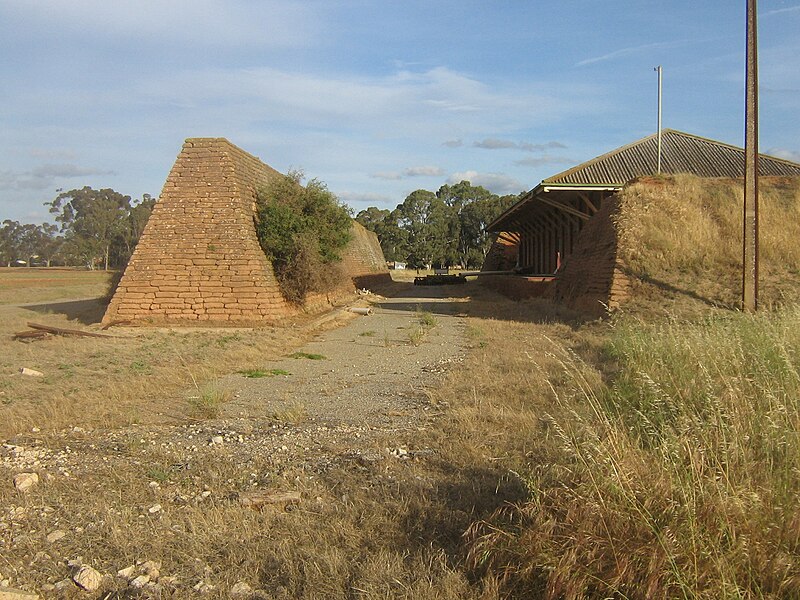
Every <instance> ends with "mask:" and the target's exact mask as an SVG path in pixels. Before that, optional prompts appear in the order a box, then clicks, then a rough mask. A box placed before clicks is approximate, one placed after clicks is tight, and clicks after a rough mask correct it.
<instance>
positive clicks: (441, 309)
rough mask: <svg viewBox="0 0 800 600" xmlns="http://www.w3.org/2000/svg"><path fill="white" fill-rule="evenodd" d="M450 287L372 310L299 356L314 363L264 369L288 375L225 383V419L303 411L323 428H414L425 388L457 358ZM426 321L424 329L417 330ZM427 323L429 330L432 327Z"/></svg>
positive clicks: (459, 327) (285, 362) (458, 337)
mask: <svg viewBox="0 0 800 600" xmlns="http://www.w3.org/2000/svg"><path fill="white" fill-rule="evenodd" d="M451 290H452V288H450V287H449V286H448V287H438V288H414V287H411V286H408V291H407V292H406V293H405V294H402V295H400V296H398V297H395V298H385V299H381V300H380V301H379V302H376V303H373V311H374V312H373V314H372V315H370V316H358V317H356V318H354V319H353V320H351V321H350V322H349V323H347V324H346V325H344V326H343V327H340V328H337V329H334V330H330V331H327V332H325V333H323V334H321V335H319V336H317V337H316V339H314V341H312V342H311V343H309V344H307V345H306V346H304V347H303V348H300V349H299V352H303V353H306V354H309V355H319V356H323V357H324V358H323V359H320V360H311V359H308V358H285V359H282V360H280V361H270V362H269V363H267V364H266V365H265V368H267V369H277V370H281V371H286V372H288V373H290V375H286V376H276V377H269V378H260V379H246V378H244V377H242V376H240V375H232V376H230V377H228V378H227V380H226V381H225V384H226V385H230V386H232V387H234V388H235V389H236V399H235V400H234V401H233V402H231V403H230V404H229V405H228V406H227V407H226V414H228V415H231V416H233V415H236V416H238V417H247V418H255V419H258V418H259V417H263V416H265V415H272V414H276V413H280V412H282V411H285V410H287V409H290V408H295V409H302V410H303V411H304V412H305V413H306V414H307V416H308V417H309V418H310V420H312V421H314V422H316V423H318V424H323V425H326V426H329V427H336V426H339V425H359V426H369V427H376V426H378V425H381V426H391V425H395V426H397V425H400V424H401V423H402V422H407V421H413V422H415V421H417V420H419V419H420V418H421V417H422V416H423V414H422V413H421V412H420V411H421V410H422V411H424V410H425V409H427V408H428V407H427V401H426V396H425V387H426V385H430V384H432V383H435V382H436V380H437V378H438V375H437V374H440V373H441V372H443V370H444V369H446V368H448V367H449V366H451V365H452V364H453V363H455V362H458V361H459V360H460V358H461V356H462V350H463V348H462V343H463V322H462V320H461V319H460V318H459V317H458V316H457V315H458V313H459V304H460V303H459V301H458V300H456V299H452V298H448V297H447V293H448V291H451ZM421 316H423V317H427V320H428V321H429V325H427V326H426V325H423V324H421V323H420V318H421ZM431 322H432V323H433V324H432V325H431V324H430V323H431Z"/></svg>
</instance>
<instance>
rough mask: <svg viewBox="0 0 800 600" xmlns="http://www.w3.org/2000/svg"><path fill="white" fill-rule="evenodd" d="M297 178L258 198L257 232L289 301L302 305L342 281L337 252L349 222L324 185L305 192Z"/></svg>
mask: <svg viewBox="0 0 800 600" xmlns="http://www.w3.org/2000/svg"><path fill="white" fill-rule="evenodd" d="M301 178H302V174H301V173H297V172H293V173H290V174H289V175H286V176H284V177H282V178H279V179H275V180H274V181H273V182H272V183H271V184H270V185H269V186H267V187H264V188H262V189H261V190H259V192H258V203H257V222H256V231H257V233H258V239H259V242H260V243H261V247H262V248H263V249H264V253H265V254H266V255H267V257H268V258H269V259H270V260H271V261H272V265H273V268H274V269H275V276H276V277H277V278H278V283H279V284H280V286H281V291H282V293H283V295H284V296H285V297H286V299H287V300H289V301H290V302H293V303H296V304H303V303H304V302H305V299H306V296H307V295H308V293H309V292H326V291H329V290H331V289H332V288H333V287H335V285H336V283H337V281H338V280H339V279H340V273H339V269H338V268H337V263H338V262H339V261H341V255H340V251H341V250H342V248H344V247H345V246H346V245H347V242H349V241H350V228H351V226H352V220H351V218H350V212H349V209H348V208H347V207H346V206H344V205H342V204H341V203H340V202H339V200H338V199H337V198H336V196H334V195H333V194H332V193H331V192H330V191H329V190H328V188H327V187H326V186H325V184H324V183H322V182H320V181H317V180H316V179H312V180H311V181H309V182H308V185H306V186H305V187H304V186H302V185H301V184H300V180H301Z"/></svg>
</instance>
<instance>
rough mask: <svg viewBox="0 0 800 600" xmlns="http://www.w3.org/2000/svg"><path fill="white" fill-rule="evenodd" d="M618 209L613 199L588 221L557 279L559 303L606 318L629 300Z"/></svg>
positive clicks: (556, 298)
mask: <svg viewBox="0 0 800 600" xmlns="http://www.w3.org/2000/svg"><path fill="white" fill-rule="evenodd" d="M618 209H619V203H618V200H617V198H616V196H612V197H611V198H608V199H606V200H605V201H604V203H603V207H602V208H601V209H600V210H599V211H598V212H597V213H596V214H595V215H594V216H593V217H592V218H591V219H589V221H587V223H586V225H585V226H584V227H583V229H582V230H581V232H580V234H579V235H578V238H577V240H576V242H575V246H574V249H573V251H572V254H570V255H569V256H568V257H567V258H566V260H565V261H564V264H563V265H562V267H561V270H560V272H559V274H558V277H557V278H556V284H555V290H554V299H555V301H556V302H559V303H563V304H565V305H567V306H569V307H570V308H574V309H576V310H580V311H581V312H585V313H588V314H591V315H594V316H603V315H605V314H607V312H608V310H609V309H610V310H613V309H615V308H618V307H619V305H620V303H621V302H623V301H624V300H625V299H626V298H627V296H628V294H629V287H630V282H629V281H628V278H627V277H626V276H625V275H624V274H623V272H622V269H621V264H620V262H619V258H618V253H617V231H616V227H615V225H614V215H615V214H616V213H617V211H618Z"/></svg>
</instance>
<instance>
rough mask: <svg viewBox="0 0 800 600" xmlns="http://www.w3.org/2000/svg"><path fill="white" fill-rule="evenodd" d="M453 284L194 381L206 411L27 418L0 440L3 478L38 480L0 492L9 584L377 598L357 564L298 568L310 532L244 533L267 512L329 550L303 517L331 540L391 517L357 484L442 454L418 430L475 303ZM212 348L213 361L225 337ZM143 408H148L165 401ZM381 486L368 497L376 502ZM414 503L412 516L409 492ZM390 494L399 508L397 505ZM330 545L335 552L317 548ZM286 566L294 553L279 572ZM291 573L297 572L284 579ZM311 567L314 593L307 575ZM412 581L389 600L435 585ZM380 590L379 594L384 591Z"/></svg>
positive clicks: (69, 592) (459, 357) (4, 575)
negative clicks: (275, 499) (71, 423)
mask: <svg viewBox="0 0 800 600" xmlns="http://www.w3.org/2000/svg"><path fill="white" fill-rule="evenodd" d="M454 290H457V288H453V287H450V286H446V287H435V288H417V287H413V286H411V285H409V284H398V287H397V288H395V289H394V294H393V297H390V298H382V297H376V296H367V297H366V299H367V300H368V301H369V302H370V303H371V304H372V307H373V314H371V315H369V316H351V315H340V317H341V318H340V319H339V320H337V321H334V322H333V325H331V324H328V325H327V326H323V327H322V329H323V330H322V331H320V333H318V334H317V335H315V336H314V337H313V339H311V340H310V341H309V342H308V343H306V344H305V345H303V346H302V347H300V348H297V350H296V352H294V353H292V354H289V355H288V356H283V357H282V358H274V357H269V358H268V359H267V360H265V361H263V363H261V364H260V366H259V368H258V369H251V370H250V372H249V373H247V374H250V375H254V374H255V375H261V376H260V377H247V376H245V374H242V373H231V374H229V375H227V376H224V377H222V378H219V379H218V380H217V381H216V383H215V389H214V394H212V395H211V396H208V394H206V396H205V397H201V392H200V388H199V387H198V388H197V389H195V390H194V391H193V390H187V392H186V393H187V395H188V396H189V398H190V400H191V398H192V395H191V394H192V393H194V394H195V396H194V399H195V400H196V401H197V403H198V406H199V408H200V409H201V412H202V410H203V409H204V410H205V411H206V414H204V415H203V414H200V415H195V416H194V417H193V418H188V419H183V420H174V421H173V422H169V421H170V420H167V422H166V423H161V424H159V423H152V422H148V423H146V424H139V425H130V426H124V427H114V428H110V429H104V428H97V427H95V428H92V427H80V426H76V427H73V428H70V429H66V430H60V431H57V432H52V433H43V432H42V431H41V429H40V428H39V427H33V428H31V430H30V431H29V432H27V433H20V434H18V435H16V436H14V437H13V438H12V439H10V440H7V441H6V442H5V443H4V444H3V445H2V447H0V470H2V471H4V472H5V473H4V475H3V479H4V480H5V483H4V484H3V485H4V487H5V488H10V487H11V484H10V482H11V480H12V478H13V477H14V476H15V475H18V474H20V473H23V472H31V473H36V474H37V475H38V477H39V483H38V484H37V485H35V486H33V488H31V489H30V490H29V491H27V492H24V493H22V492H18V491H15V490H13V489H10V490H8V489H7V490H6V493H4V494H3V496H5V499H6V500H7V502H6V506H5V507H4V509H3V511H2V513H0V556H2V559H0V583H5V584H6V585H11V586H14V587H20V588H24V589H28V590H32V591H36V592H38V593H40V594H42V595H43V597H103V598H112V597H154V598H158V597H171V598H173V597H174V598H182V597H193V596H200V595H203V596H211V597H231V595H233V594H234V592H237V590H238V591H241V592H242V595H241V596H240V597H265V598H266V597H281V598H289V597H301V596H305V597H336V596H341V597H372V596H373V594H371V593H366V592H364V593H360V594H358V595H357V596H354V595H353V594H355V592H353V588H354V587H355V588H358V589H361V590H364V589H367V590H368V588H369V589H371V588H370V585H372V584H371V583H370V582H369V581H365V582H362V583H360V584H357V583H353V582H354V581H357V580H359V578H358V577H354V575H353V574H352V573H350V574H348V573H332V572H329V570H330V569H333V570H334V571H335V570H336V569H334V568H333V567H320V566H319V565H318V564H317V563H318V562H319V560H320V559H319V557H315V558H314V560H312V561H311V563H313V564H314V565H316V567H315V568H316V570H317V571H316V575H311V574H309V573H307V572H305V570H304V569H306V568H309V569H310V568H312V566H311V565H305V564H302V565H300V566H298V565H297V564H295V563H297V562H298V561H300V562H303V559H302V558H300V557H298V556H297V555H296V553H297V552H298V550H297V548H299V549H302V548H304V547H305V546H304V544H303V543H301V542H298V545H297V547H296V548H295V549H287V548H286V547H284V546H282V544H283V543H284V541H285V540H283V539H282V536H281V535H276V536H274V537H273V536H263V538H264V539H261V538H257V539H256V540H252V539H249V537H248V534H251V535H252V534H254V533H255V532H257V531H262V530H263V528H264V527H265V522H264V521H265V520H266V521H267V522H269V524H270V525H269V526H270V528H272V529H273V530H274V531H278V530H280V529H281V527H283V528H286V534H285V535H286V536H288V537H295V538H300V537H304V536H307V535H312V536H313V535H314V531H315V530H316V531H317V533H318V534H319V535H320V539H319V540H318V541H319V543H320V544H322V545H323V546H324V544H325V543H326V542H324V541H322V539H323V538H324V537H325V534H324V533H319V525H317V526H316V527H315V526H310V525H309V524H308V520H311V521H313V522H318V521H319V520H320V519H322V520H323V521H325V520H327V521H328V523H327V524H328V525H329V526H330V523H338V524H337V525H336V528H337V530H338V531H339V533H338V534H337V535H342V533H341V532H342V531H343V530H346V529H348V528H350V527H355V528H356V529H358V528H361V529H364V530H365V531H366V530H370V528H371V527H380V526H379V525H378V524H375V525H371V526H370V527H364V526H363V523H361V524H358V525H355V524H354V521H355V522H357V521H358V520H359V519H361V520H362V521H363V519H364V518H365V517H364V515H365V514H367V513H368V512H369V511H367V513H365V512H364V509H363V506H361V507H359V506H358V504H359V502H358V500H356V497H357V496H358V494H359V493H360V492H363V491H364V490H368V489H369V488H372V487H374V486H378V487H379V488H382V487H383V486H386V485H390V486H394V485H399V484H396V483H392V481H395V482H397V477H396V476H395V475H393V472H394V471H396V470H397V469H398V468H399V469H402V465H404V464H411V463H419V462H421V461H422V462H424V461H425V460H428V459H431V458H433V457H434V456H435V454H436V452H437V450H436V449H435V448H432V447H428V446H427V445H425V441H424V440H427V439H429V438H427V437H426V436H424V435H422V432H425V431H426V430H428V429H429V428H431V426H432V425H433V424H434V423H435V421H436V418H437V417H438V416H439V415H440V414H441V407H439V406H437V405H435V404H434V403H432V402H431V400H430V397H429V394H428V391H429V389H430V388H432V387H435V386H436V385H437V384H438V383H439V382H440V381H441V379H442V378H443V376H444V373H445V372H447V371H448V370H450V369H452V368H453V367H454V366H457V365H459V363H460V362H461V361H463V357H464V343H465V325H464V318H463V310H462V307H463V306H464V302H466V301H467V296H466V295H465V294H464V293H463V290H457V292H458V294H459V295H460V296H461V297H460V298H450V297H449V293H451V292H453V291H454ZM360 304H361V305H364V304H365V302H364V301H363V300H362V302H361V303H360ZM342 321H346V323H345V324H344V325H342V326H339V327H336V325H339V324H340V323H341V322H342ZM331 327H333V328H331ZM206 359H207V360H208V361H213V360H214V351H213V348H209V349H208V354H207V357H206ZM253 371H257V372H253ZM147 401H148V403H149V404H150V405H153V404H155V403H157V398H148V399H147ZM203 402H205V404H202V403H203ZM348 473H349V474H350V475H347V474H348ZM353 473H355V474H356V475H355V476H356V477H357V478H360V481H359V482H357V483H355V484H354V482H353V481H346V479H347V477H349V476H351V475H353ZM405 476H408V474H406V475H405ZM405 476H404V477H405ZM418 478H419V479H420V480H421V479H422V477H421V476H418ZM401 479H402V478H401ZM254 492H257V493H262V494H274V493H290V494H294V495H295V497H296V495H297V494H299V498H300V503H299V504H298V505H297V506H295V505H294V504H292V505H290V506H288V509H290V510H291V509H292V508H294V511H292V514H294V513H297V515H298V517H297V518H296V520H300V521H303V522H304V523H305V524H304V525H303V524H301V525H298V524H297V523H295V524H293V525H287V524H286V523H283V524H282V525H281V527H276V524H275V520H278V521H280V520H282V519H283V517H282V516H281V515H282V514H286V513H284V512H283V509H284V506H283V505H282V504H280V503H279V506H278V507H277V508H276V509H275V510H272V511H271V509H270V510H268V511H266V512H262V511H253V510H252V506H251V507H248V506H247V499H249V498H251V497H252V496H251V494H253V493H254ZM401 495H403V494H401ZM379 496H380V494H379V495H378V497H377V498H375V499H374V500H370V502H373V501H378V502H381V499H380V497H379ZM395 501H397V499H396V498H395ZM402 503H404V504H403V506H404V508H403V510H407V509H408V500H407V499H402ZM385 504H386V506H385V509H386V510H390V511H392V510H395V509H394V508H392V502H391V501H389V502H386V503H385ZM380 510H383V508H381V509H380ZM326 515H327V516H326ZM343 515H344V516H343ZM358 515H361V516H360V517H359V516H358ZM356 529H354V531H355V530H356ZM299 530H302V534H301V533H299ZM386 534H387V536H388V537H387V540H388V539H389V538H390V537H392V536H390V535H389V531H388V530H387V532H386ZM363 535H364V536H366V538H367V540H368V541H366V542H364V541H362V543H364V544H367V545H375V543H376V542H375V541H374V539H370V538H374V537H375V535H374V533H369V534H363ZM218 536H222V539H220V538H219V537H218ZM348 537H351V538H353V539H351V540H348V541H347V542H346V544H345V545H347V544H358V543H359V542H358V537H359V536H358V535H354V534H353V531H351V533H350V535H349V536H348ZM232 542H234V543H236V544H239V545H240V546H241V548H240V552H242V557H241V558H240V559H236V560H232V559H231V557H230V556H226V557H225V558H224V559H223V558H220V553H222V554H223V555H224V554H230V553H233V554H236V551H234V550H230V549H228V546H229V544H230V543H232ZM341 543H343V542H341V541H339V542H337V543H336V544H333V545H334V546H336V545H338V544H341ZM394 543H395V542H392V544H394ZM265 544H266V546H265ZM276 544H277V546H276ZM352 551H353V550H351V551H350V552H351V553H352ZM365 551H366V550H361V551H358V553H360V554H363V553H364V552H365ZM264 552H267V553H268V554H269V553H270V552H271V553H272V554H273V556H272V557H271V558H269V559H268V560H266V564H267V565H270V564H271V565H272V569H273V571H275V572H268V573H265V572H264V570H265V569H267V571H269V568H267V567H265V557H264V555H263V553H264ZM331 552H333V549H325V548H323V549H322V550H321V555H322V556H323V557H324V556H326V555H329V554H331ZM336 552H340V551H339V550H337V551H336ZM341 552H345V551H344V550H342V551H341ZM426 552H427V551H426ZM429 553H430V554H431V557H428V558H427V559H425V560H428V562H429V565H428V570H435V569H432V568H431V565H432V564H433V563H434V562H436V563H437V565H438V564H439V563H441V565H440V566H437V567H436V568H440V570H441V571H442V577H443V579H442V580H443V581H446V580H447V579H448V578H450V579H454V580H457V581H456V582H455V583H453V582H450V583H445V584H442V585H444V586H445V588H446V589H447V590H448V591H447V592H446V593H444V592H443V593H442V594H438V593H437V594H433V595H432V597H433V596H436V597H447V596H448V595H454V596H453V597H468V596H469V595H470V594H469V593H467V592H466V589H467V588H465V587H464V586H466V583H465V582H464V581H462V578H461V576H457V575H455V574H452V573H450V567H448V566H447V563H448V562H449V560H448V559H447V558H446V557H442V556H439V555H437V554H436V552H434V551H433V550H430V552H429ZM301 554H302V552H301ZM369 555H370V553H369V552H368V553H366V554H363V556H364V557H366V556H369ZM394 555H397V556H400V557H402V556H405V557H406V558H405V559H402V558H401V559H400V561H401V562H403V561H406V562H407V561H408V560H409V558H408V557H409V554H408V551H407V550H404V549H402V548H397V549H392V551H391V552H390V555H389V556H390V557H389V558H386V557H384V558H383V559H381V560H383V561H385V562H388V563H391V562H392V560H395V558H391V556H394ZM330 560H333V559H330ZM337 560H339V561H340V562H342V563H344V562H346V561H352V558H351V557H350V555H349V554H348V555H347V558H346V559H345V558H344V557H340V558H339V559H337ZM364 560H366V558H364ZM148 561H149V562H148ZM282 561H286V562H287V563H289V562H291V563H293V564H292V566H291V567H289V566H287V565H283V567H281V568H277V567H275V565H276V564H278V565H282V564H283V562H282ZM334 562H335V561H334ZM154 565H157V566H154ZM82 567H91V568H92V569H95V570H96V571H97V573H99V580H98V581H99V583H98V587H97V588H96V589H95V590H93V591H92V592H87V591H83V590H81V588H80V586H79V585H78V584H77V583H76V582H75V580H74V577H75V576H76V574H77V573H78V572H79V571H80V569H81V568H82ZM129 567H132V568H130V569H128V571H126V570H125V569H126V568H129ZM342 568H344V567H342ZM398 568H399V567H398ZM292 569H295V570H299V574H298V573H295V574H294V575H291V574H287V573H286V572H285V571H287V570H289V571H291V570H292ZM352 569H353V567H352V565H351V566H349V567H347V569H346V570H352ZM387 569H388V567H387V566H385V565H384V566H382V567H381V568H380V569H379V570H375V569H373V571H375V573H374V575H373V576H374V577H375V578H377V579H378V580H383V579H385V578H386V577H387V574H386V571H387ZM120 570H122V573H121V574H118V571H120ZM406 571H408V566H407V565H406V566H404V567H403V572H406ZM137 577H138V579H137ZM315 578H317V579H319V582H318V583H316V584H315V588H314V590H313V591H312V592H309V591H308V590H307V589H305V588H304V587H303V586H304V585H308V584H309V582H311V581H313V580H314V579H315ZM360 578H361V579H364V578H366V579H369V577H368V575H367V574H362V575H361V576H360ZM398 578H402V575H400V574H398V575H396V576H395V581H396V580H397V579H398ZM348 580H350V582H349V583H348ZM375 585H378V584H377V583H376V584H375ZM381 585H382V584H381ZM409 585H411V584H409ZM437 585H439V584H437ZM237 586H238V587H237ZM298 586H299V587H298ZM359 586H361V587H359ZM326 587H327V589H328V592H325V589H326ZM432 587H433V585H432V584H430V582H429V585H428V588H427V589H432ZM412 588H413V586H412V587H409V588H408V590H407V591H406V592H404V594H394V595H393V597H400V596H402V597H422V596H425V595H427V594H422V595H421V596H420V593H415V592H413V591H412ZM0 590H2V588H0ZM374 596H375V597H385V592H378V591H377V589H376V591H375V594H374Z"/></svg>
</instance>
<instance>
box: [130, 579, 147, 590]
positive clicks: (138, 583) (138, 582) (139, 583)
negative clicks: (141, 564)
mask: <svg viewBox="0 0 800 600" xmlns="http://www.w3.org/2000/svg"><path fill="white" fill-rule="evenodd" d="M148 583H150V575H139V576H138V577H135V578H134V579H132V580H131V587H134V588H136V589H137V590H140V589H142V588H143V587H144V586H145V585H146V584H148Z"/></svg>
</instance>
